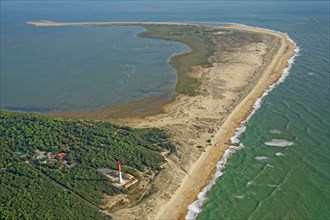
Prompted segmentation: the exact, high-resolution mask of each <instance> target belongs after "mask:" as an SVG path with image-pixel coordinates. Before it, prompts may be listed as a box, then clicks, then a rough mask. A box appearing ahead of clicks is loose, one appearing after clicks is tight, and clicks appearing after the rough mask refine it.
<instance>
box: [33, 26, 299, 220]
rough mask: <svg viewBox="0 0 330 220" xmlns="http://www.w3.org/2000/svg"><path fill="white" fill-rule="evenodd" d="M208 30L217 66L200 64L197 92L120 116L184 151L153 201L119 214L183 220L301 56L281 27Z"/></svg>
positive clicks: (171, 160) (158, 181) (158, 182)
mask: <svg viewBox="0 0 330 220" xmlns="http://www.w3.org/2000/svg"><path fill="white" fill-rule="evenodd" d="M29 24H33V25H35V26H74V25H105V26H110V25H128V26H129V25H150V24H157V25H160V24H161V25H187V24H184V23H172V22H169V23H161V22H133V23H129V22H116V23H113V22H93V23H88V22H82V23H56V22H50V21H41V22H29ZM208 33H210V37H211V41H212V42H213V43H214V45H215V51H214V53H213V55H212V56H211V57H209V58H208V59H209V63H211V64H212V65H211V66H210V67H201V66H195V67H194V68H193V71H191V75H192V76H193V77H194V78H196V79H198V80H199V81H200V82H201V85H200V87H199V89H198V94H197V95H195V96H188V95H178V96H177V97H176V98H175V101H173V102H171V103H169V104H167V105H166V106H163V109H164V113H162V114H157V115H150V116H147V117H143V118H141V117H138V118H134V117H133V118H131V117H130V118H120V119H117V122H120V123H125V124H127V125H130V126H133V127H159V128H162V129H164V130H165V131H167V132H168V133H169V134H170V135H171V137H172V140H173V142H174V143H175V144H176V146H177V148H178V153H177V154H176V155H173V154H172V155H171V154H166V155H165V154H164V156H165V158H166V161H167V164H166V168H165V169H164V170H162V171H161V172H160V173H159V174H158V175H157V177H156V178H155V180H154V182H153V187H154V188H155V189H157V190H156V191H155V192H154V193H153V194H152V195H151V196H150V197H149V198H148V200H146V201H144V202H142V203H139V204H138V205H136V206H134V207H132V208H127V209H121V210H117V211H115V212H113V213H111V215H112V217H113V218H114V219H184V218H185V216H186V213H187V208H188V205H189V204H191V203H192V202H193V201H194V200H195V199H196V198H197V195H198V193H199V192H200V191H201V189H202V188H203V187H204V186H205V185H206V184H207V182H208V180H210V179H211V178H212V175H213V173H214V171H215V166H216V163H217V162H218V161H219V160H220V158H221V156H222V155H223V153H224V151H225V150H226V149H227V148H228V146H229V145H228V142H229V141H230V137H232V136H233V134H234V133H235V129H236V128H237V127H238V126H239V124H240V122H241V121H243V120H244V119H245V118H246V117H247V116H248V115H249V113H250V112H251V110H252V106H253V104H254V102H255V101H256V100H257V99H258V98H259V97H260V96H261V95H262V94H263V92H264V91H265V90H266V89H267V88H268V87H269V86H270V85H271V84H273V83H274V82H276V81H277V80H278V79H279V78H280V76H281V75H282V72H283V70H284V68H285V67H287V65H288V63H287V61H288V60H289V59H290V57H292V56H293V55H294V49H295V47H294V45H293V44H292V43H291V42H290V41H289V40H288V39H287V37H286V36H285V35H284V34H282V33H279V32H273V31H268V30H262V29H257V28H254V27H248V26H242V25H230V26H222V27H221V26H219V27H210V29H209V32H208ZM103 113H104V114H106V112H103ZM104 118H108V117H106V116H104ZM104 118H103V119H104ZM98 119H100V120H102V118H98ZM109 120H111V117H109ZM109 199H110V198H105V200H104V201H107V200H109ZM105 207H107V205H106V204H105Z"/></svg>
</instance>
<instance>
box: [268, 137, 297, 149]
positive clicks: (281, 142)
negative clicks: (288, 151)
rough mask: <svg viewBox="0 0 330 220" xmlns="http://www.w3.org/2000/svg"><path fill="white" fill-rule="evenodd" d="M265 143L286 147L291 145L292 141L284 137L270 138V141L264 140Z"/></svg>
mask: <svg viewBox="0 0 330 220" xmlns="http://www.w3.org/2000/svg"><path fill="white" fill-rule="evenodd" d="M265 144H266V145H267V146H271V147H288V146H290V145H292V144H293V142H292V141H288V140H284V139H272V140H271V141H267V142H265Z"/></svg>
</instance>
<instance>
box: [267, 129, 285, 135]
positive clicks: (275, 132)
mask: <svg viewBox="0 0 330 220" xmlns="http://www.w3.org/2000/svg"><path fill="white" fill-rule="evenodd" d="M269 133H271V134H281V133H282V132H281V131H280V130H278V129H271V130H269Z"/></svg>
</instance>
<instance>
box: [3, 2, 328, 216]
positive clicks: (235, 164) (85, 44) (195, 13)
mask: <svg viewBox="0 0 330 220" xmlns="http://www.w3.org/2000/svg"><path fill="white" fill-rule="evenodd" d="M13 12H15V13H13ZM27 18H28V19H27ZM26 20H54V21H187V22H235V23H242V24H247V25H252V26H257V27H262V28H268V29H273V30H278V31H282V32H286V33H288V35H289V36H290V37H291V38H292V39H293V40H294V41H295V42H296V44H297V45H298V46H299V47H300V53H299V56H298V57H297V58H296V59H295V63H294V64H293V66H292V69H291V70H290V74H289V76H288V77H287V78H286V80H285V82H284V83H281V84H279V85H278V86H277V87H276V88H275V89H274V90H272V91H271V92H270V93H269V95H268V96H266V97H265V98H264V99H263V101H262V105H261V108H260V109H259V110H258V111H257V112H256V114H254V115H253V117H252V118H251V119H250V120H249V122H248V123H247V124H246V130H245V132H244V133H243V134H242V135H241V136H240V137H239V139H240V140H241V142H242V143H243V144H244V147H243V148H242V149H241V150H239V151H238V152H236V153H235V154H233V155H232V156H231V157H230V158H229V159H228V161H227V165H226V167H225V169H224V170H222V171H223V173H224V174H223V175H222V176H221V177H220V178H219V179H218V180H217V181H216V184H215V185H214V186H213V188H212V189H211V191H209V192H208V193H207V195H206V196H207V198H208V199H207V201H206V203H205V204H204V205H203V207H202V211H201V212H200V214H199V216H198V219H203V220H204V219H330V213H329V206H330V146H329V134H330V132H329V99H330V98H329V45H330V43H329V2H328V1H108V2H89V1H72V2H71V1H66V2H16V1H11V2H7V1H2V2H1V22H2V24H3V23H4V24H5V25H1V106H2V107H3V106H4V103H6V105H5V106H12V107H22V108H24V107H36V108H46V109H47V108H53V107H56V108H62V107H63V106H64V108H71V107H76V106H82V105H85V104H86V103H87V104H90V103H91V102H92V104H91V105H88V107H87V108H91V107H95V106H102V105H104V104H105V103H106V104H108V103H111V102H104V97H102V96H103V95H104V96H109V97H110V96H111V97H115V98H111V99H115V100H117V101H116V102H121V101H122V100H129V99H135V98H137V96H136V94H146V95H149V94H157V93H158V94H159V93H164V92H169V91H171V88H172V89H173V86H174V84H175V73H174V71H173V69H172V68H171V67H170V66H168V65H167V64H166V62H165V61H166V60H167V59H168V56H169V55H170V54H171V53H174V52H178V51H180V50H182V49H184V47H183V46H182V45H181V44H173V42H165V41H158V40H150V39H137V38H134V36H135V35H136V33H138V32H139V31H142V30H143V29H142V28H138V27H135V28H127V27H125V28H124V27H117V28H101V27H91V28H83V27H67V28H63V27H62V28H61V29H56V28H55V29H52V28H36V27H32V26H26V25H25V24H24V22H25V21H26ZM18 26H19V27H20V28H21V29H17V27H18ZM17 30H19V31H20V32H17ZM15 31H16V32H15ZM74 31H75V32H74ZM21 32H23V33H25V35H22V33H21ZM88 33H89V34H88ZM6 36H10V37H8V38H6ZM114 38H115V39H114ZM10 40H13V41H14V42H15V43H19V44H20V45H23V46H24V47H26V48H30V49H29V50H21V51H20V52H19V53H15V51H16V50H18V49H19V48H18V49H17V48H11V47H12V46H15V44H12V43H11V42H10ZM140 41H141V42H140ZM107 42H108V43H110V44H109V45H108V44H107ZM113 42H116V45H117V46H118V45H120V46H121V47H123V48H122V49H120V51H121V52H118V53H117V52H113V50H112V49H111V48H113V45H111V43H113ZM123 42H124V43H125V44H123ZM27 43H29V44H28V45H27ZM146 44H148V45H152V44H153V45H154V47H155V48H153V52H152V53H151V54H149V55H148V53H147V52H146V50H145V49H146ZM40 45H42V46H44V47H46V48H48V49H47V50H46V49H45V50H44V51H42V50H43V47H39V46H40ZM49 48H53V49H52V50H51V49H49ZM134 48H135V49H134ZM138 48H140V51H139V49H138ZM149 48H151V46H150V47H149ZM135 50H136V51H135ZM64 51H65V53H64ZM24 53H26V54H24ZM38 54H39V55H38ZM40 54H44V55H47V56H45V57H43V56H41V55H40ZM77 54H78V55H77ZM117 54H120V55H117ZM130 54H132V55H131V57H130ZM133 54H135V55H133ZM48 55H49V56H50V58H49V60H48V61H47V59H48V58H47V57H48ZM69 55H70V56H69ZM16 56H18V58H17V57H16ZM34 56H37V57H34ZM76 56H78V59H76ZM19 57H20V58H19ZM24 57H25V58H24ZM63 57H65V59H64V58H63ZM68 57H71V60H70V59H69V58H68ZM96 57H99V58H98V59H97V58H96ZM127 57H129V59H126V58H127ZM28 58H29V60H26V59H28ZM55 58H57V59H58V60H59V62H60V63H62V64H63V65H56V63H53V62H52V61H53V60H54V59H55ZM30 59H31V60H33V62H32V61H31V60H30ZM40 59H43V62H42V63H47V65H40V66H39V64H38V65H37V63H38V62H37V61H39V60H40ZM90 60H94V61H95V62H96V63H97V64H98V65H97V67H98V68H97V69H96V70H95V69H93V68H95V65H94V64H95V63H89V62H90ZM31 62H32V63H31ZM75 62H76V64H75V66H70V65H72V63H75ZM52 63H53V65H55V66H51V65H52ZM3 64H4V65H3ZM126 64H129V66H127V67H126ZM59 66H60V68H59ZM133 66H134V67H136V70H135V72H136V73H137V72H138V71H139V70H138V69H139V68H140V73H141V74H142V73H143V74H146V75H143V74H142V75H139V79H140V80H141V81H143V84H136V87H134V86H133V83H132V84H131V85H130V86H129V88H128V86H126V87H124V90H125V89H129V91H127V93H123V92H119V93H116V89H113V90H112V89H111V88H118V87H116V85H118V84H119V83H120V80H121V79H122V80H124V79H126V80H128V79H127V78H125V76H127V75H126V74H127V73H129V71H132V68H133ZM80 67H82V68H80ZM101 67H102V68H103V69H102V68H101ZM109 67H112V68H114V69H118V72H121V74H118V79H117V78H116V79H117V81H115V82H116V83H114V84H113V85H112V86H110V89H109V87H107V85H108V83H109V82H110V81H111V80H110V79H109V78H106V77H105V76H106V75H107V73H109V72H108V71H109V69H111V68H109ZM70 68H71V69H70ZM121 68H122V69H121ZM146 68H152V69H151V70H148V69H146ZM11 69H15V71H17V70H18V71H17V72H21V73H17V72H16V73H12V72H11V71H9V70H11ZM31 69H32V70H35V69H42V71H40V72H38V71H32V72H30V71H28V70H31ZM51 69H52V70H56V71H58V72H51V71H50V70H51ZM69 70H70V71H69ZM71 70H72V71H71ZM81 70H82V71H81ZM101 70H102V71H101ZM64 71H65V74H64V73H63V72H64ZM89 72H93V76H94V77H90V75H89ZM115 72H117V71H115ZM23 73H24V74H23ZM154 73H157V74H159V75H157V76H156V77H155V75H154ZM43 74H47V75H43ZM71 74H72V75H71ZM75 74H77V75H79V76H75ZM80 74H81V75H80ZM112 74H115V73H113V72H111V73H109V75H110V78H112V77H115V76H113V75H112ZM58 75H60V76H62V78H58V77H59V76H58ZM136 75H137V74H136ZM84 77H85V78H84ZM100 77H101V78H100ZM136 77H137V76H136ZM31 79H32V80H31ZM76 79H79V84H77V85H76V87H75V88H76V89H72V90H70V86H68V87H66V88H63V87H61V86H62V84H66V83H67V85H72V84H73V83H74V82H76ZM39 80H41V83H39V84H42V87H43V88H44V89H43V90H41V89H40V90H39V88H38V87H36V86H35V85H38V81H39ZM58 80H60V83H59V81H58ZM93 80H95V81H93ZM144 80H149V81H146V82H145V81H144ZM103 81H104V82H105V83H104V84H102V83H103ZM127 83H128V82H127ZM141 83H142V82H141ZM44 84H45V85H44ZM153 84H155V86H154V85H153ZM53 85H55V86H56V85H57V86H59V87H60V88H57V87H56V88H55V89H54V88H53ZM93 85H94V86H95V87H96V88H97V89H95V90H94V89H92V88H93ZM134 85H135V84H134ZM141 85H143V86H142V87H141ZM86 86H87V87H88V88H91V89H89V90H85V89H84V88H86ZM149 86H150V87H149ZM119 87H120V88H121V87H123V86H119ZM131 87H133V88H135V89H136V90H131ZM22 88H24V89H22ZM56 89H58V90H56ZM139 89H143V91H142V92H141V91H140V90H139ZM62 90H63V93H62V95H61V96H64V100H67V101H58V102H55V103H56V105H55V104H54V105H52V104H51V103H53V102H54V101H49V99H50V97H51V96H49V95H47V96H45V98H44V99H45V100H44V101H43V102H44V103H48V104H47V105H38V104H37V103H35V102H34V100H33V99H28V96H29V95H31V94H32V96H34V95H35V94H36V93H44V92H45V91H46V93H47V94H56V96H58V95H60V94H58V92H59V91H62ZM96 90H97V91H98V93H95V94H98V95H95V94H94V92H95V91H96ZM4 91H6V92H4ZM70 91H71V92H72V97H73V98H70V99H67V97H65V96H66V94H70ZM76 91H79V92H76ZM121 91H123V90H121ZM133 91H134V92H133ZM135 91H140V92H135ZM23 92H26V93H27V95H26V94H24V96H23V98H21V96H22V93H23ZM113 94H123V96H121V97H119V96H118V95H113ZM9 95H10V97H11V98H8V97H9ZM42 95H43V94H41V95H40V97H42ZM56 96H54V97H56ZM61 96H59V97H61ZM80 96H83V97H80ZM99 96H100V97H99ZM93 97H98V98H97V99H94V98H93ZM139 97H141V96H139ZM116 98H117V99H116ZM68 100H81V101H80V102H81V103H80V102H78V104H77V105H76V104H72V102H71V101H70V102H69V101H68ZM96 100H98V101H96ZM49 103H50V104H49ZM201 200H205V197H202V198H201ZM195 208H196V209H194V211H196V212H199V210H198V208H197V207H195ZM190 214H192V215H190V216H193V215H194V214H196V213H190Z"/></svg>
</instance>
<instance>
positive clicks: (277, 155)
mask: <svg viewBox="0 0 330 220" xmlns="http://www.w3.org/2000/svg"><path fill="white" fill-rule="evenodd" d="M284 155H285V154H283V153H282V152H277V153H276V154H275V156H276V157H283V156H284Z"/></svg>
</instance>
